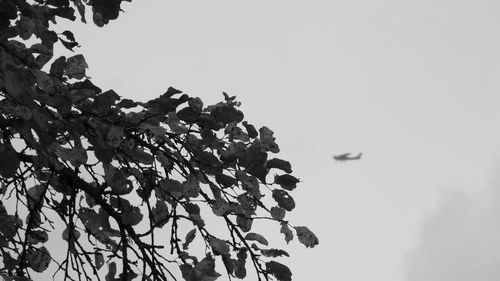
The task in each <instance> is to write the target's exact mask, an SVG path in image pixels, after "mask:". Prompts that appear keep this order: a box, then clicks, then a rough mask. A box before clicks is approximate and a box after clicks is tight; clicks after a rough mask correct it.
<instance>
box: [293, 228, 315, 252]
mask: <svg viewBox="0 0 500 281" xmlns="http://www.w3.org/2000/svg"><path fill="white" fill-rule="evenodd" d="M295 231H297V237H298V238H299V241H300V243H302V244H304V245H305V246H306V247H307V248H309V247H310V248H314V246H316V245H318V244H319V240H318V237H316V235H315V234H314V233H313V232H312V231H310V230H309V228H307V227H306V226H296V227H295Z"/></svg>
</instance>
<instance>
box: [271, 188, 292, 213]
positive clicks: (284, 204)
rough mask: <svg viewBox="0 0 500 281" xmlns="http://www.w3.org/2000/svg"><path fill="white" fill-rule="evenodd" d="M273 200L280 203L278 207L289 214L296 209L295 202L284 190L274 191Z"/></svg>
mask: <svg viewBox="0 0 500 281" xmlns="http://www.w3.org/2000/svg"><path fill="white" fill-rule="evenodd" d="M273 199H274V200H275V201H276V202H277V203H278V206H280V207H281V208H283V209H285V210H287V211H289V212H290V211H291V210H293V209H294V208H295V201H294V200H293V198H292V197H291V196H290V194H288V192H286V191H284V190H279V189H275V190H273Z"/></svg>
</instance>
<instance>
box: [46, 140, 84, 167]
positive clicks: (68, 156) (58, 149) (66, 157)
mask: <svg viewBox="0 0 500 281" xmlns="http://www.w3.org/2000/svg"><path fill="white" fill-rule="evenodd" d="M53 147H54V149H55V153H56V155H57V156H59V157H60V158H61V159H62V160H63V161H69V162H70V163H71V165H73V167H75V168H78V167H79V166H80V165H82V164H85V163H87V150H85V148H83V147H75V148H64V147H62V146H60V145H54V146H53Z"/></svg>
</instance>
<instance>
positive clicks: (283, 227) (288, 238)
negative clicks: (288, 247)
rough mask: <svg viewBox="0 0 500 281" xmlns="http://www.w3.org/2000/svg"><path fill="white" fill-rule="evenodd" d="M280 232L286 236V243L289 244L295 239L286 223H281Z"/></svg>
mask: <svg viewBox="0 0 500 281" xmlns="http://www.w3.org/2000/svg"><path fill="white" fill-rule="evenodd" d="M280 232H281V233H283V234H284V235H285V241H286V243H287V244H288V242H290V241H291V240H292V239H293V232H292V231H291V230H290V228H289V227H288V224H287V223H286V222H282V223H281V229H280Z"/></svg>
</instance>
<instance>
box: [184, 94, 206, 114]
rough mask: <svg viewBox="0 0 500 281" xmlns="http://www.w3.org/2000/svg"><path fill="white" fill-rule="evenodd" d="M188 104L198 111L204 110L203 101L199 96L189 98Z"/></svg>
mask: <svg viewBox="0 0 500 281" xmlns="http://www.w3.org/2000/svg"><path fill="white" fill-rule="evenodd" d="M188 105H189V107H190V108H191V109H193V110H194V111H196V112H201V111H202V110H203V101H202V100H201V99H200V98H198V97H196V98H190V99H189V100H188Z"/></svg>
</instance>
